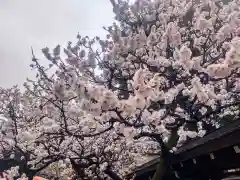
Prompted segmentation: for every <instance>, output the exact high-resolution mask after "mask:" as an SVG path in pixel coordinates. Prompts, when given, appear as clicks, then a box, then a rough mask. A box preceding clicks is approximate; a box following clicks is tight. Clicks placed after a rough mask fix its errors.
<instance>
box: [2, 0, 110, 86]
mask: <svg viewBox="0 0 240 180" xmlns="http://www.w3.org/2000/svg"><path fill="white" fill-rule="evenodd" d="M0 22H1V25H0V62H1V64H0V86H2V87H11V86H12V85H14V84H19V85H21V84H22V83H23V82H24V81H25V79H26V77H33V72H31V71H30V68H29V64H30V63H31V51H30V47H31V46H33V48H34V50H35V51H36V54H37V55H38V57H39V56H40V52H41V48H43V47H46V46H48V47H50V48H51V47H54V46H55V45H57V44H60V45H62V46H65V45H66V42H67V41H69V40H75V37H76V35H77V33H78V32H79V33H80V34H81V35H89V36H94V35H98V36H101V37H103V36H104V34H105V32H104V30H102V27H103V26H107V25H110V24H111V23H112V22H113V13H112V7H111V4H110V1H109V0H0Z"/></svg>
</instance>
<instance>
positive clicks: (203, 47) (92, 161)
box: [1, 0, 240, 180]
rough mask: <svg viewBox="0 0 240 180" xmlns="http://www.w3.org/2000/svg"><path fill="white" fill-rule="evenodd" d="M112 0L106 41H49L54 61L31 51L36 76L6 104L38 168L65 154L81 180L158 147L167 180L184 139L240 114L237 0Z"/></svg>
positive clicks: (111, 171) (114, 175) (46, 51)
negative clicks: (64, 44)
mask: <svg viewBox="0 0 240 180" xmlns="http://www.w3.org/2000/svg"><path fill="white" fill-rule="evenodd" d="M110 1H111V3H112V5H113V11H114V13H115V14H116V22H115V23H114V24H113V25H112V26H110V27H106V28H105V30H106V31H107V33H108V34H107V37H106V39H104V40H102V39H100V38H99V37H95V38H92V39H91V38H89V37H81V36H80V35H78V36H77V43H76V44H73V43H71V42H70V43H69V44H68V46H67V48H66V49H64V53H65V55H61V48H60V46H57V47H56V48H55V49H54V50H53V52H50V50H49V49H48V48H44V49H43V53H44V55H45V57H46V59H47V60H48V62H49V66H47V67H46V66H44V65H43V63H41V61H40V60H38V59H36V58H35V57H34V54H33V63H32V64H31V65H30V66H31V67H32V68H33V69H35V70H36V72H37V75H36V80H34V81H33V80H28V82H27V83H26V84H25V88H26V92H25V94H24V95H23V96H24V98H22V97H21V98H20V99H22V102H21V103H18V107H14V108H12V107H13V105H12V104H10V106H8V107H6V103H4V109H5V110H7V109H8V111H7V112H6V111H5V112H4V114H6V113H8V117H9V118H10V119H11V120H12V121H13V122H16V121H15V120H14V119H15V117H14V116H16V115H17V116H19V120H18V123H17V124H18V125H17V127H19V128H20V129H21V132H25V133H28V134H27V135H26V136H25V135H24V134H21V138H20V144H21V147H20V148H21V149H24V150H25V151H26V150H27V152H28V154H29V153H30V154H32V155H31V157H32V158H34V159H35V160H34V161H33V162H32V160H30V162H32V163H33V166H31V168H33V167H34V168H33V169H34V170H36V167H37V168H42V167H45V166H48V165H49V163H50V164H51V163H54V162H58V163H59V162H60V164H65V165H63V166H64V167H70V169H72V170H73V171H74V174H75V176H76V178H79V179H84V178H85V179H94V178H96V179H97V178H98V179H99V178H106V176H105V174H108V175H109V177H111V178H113V179H118V180H119V179H121V176H123V175H124V174H125V173H126V171H125V168H126V167H130V170H131V169H134V167H135V166H136V165H137V164H136V162H135V161H134V159H133V158H132V157H133V154H135V155H136V156H137V157H141V155H143V154H153V153H154V154H156V153H157V154H159V155H161V160H160V162H159V165H158V168H157V171H156V173H155V175H154V177H153V179H161V178H162V177H163V175H164V171H165V169H166V168H167V167H168V160H169V158H170V156H171V152H172V151H174V150H175V149H176V148H177V147H178V146H180V145H182V144H183V143H184V142H186V141H187V140H188V139H192V138H197V137H202V136H204V134H205V133H206V132H207V131H210V130H211V129H213V128H216V127H218V126H220V125H221V124H222V122H224V121H226V120H228V119H231V120H238V119H239V91H240V78H239V77H240V70H239V67H240V54H239V49H240V37H239V36H240V2H239V0H232V1H220V0H210V1H206V0H198V1H197V0H196V1H188V0H152V1H151V0H136V1H135V2H134V3H129V2H126V1H123V0H118V2H116V1H114V0H110ZM64 56H66V57H64ZM10 107H11V108H10ZM9 108H10V109H12V111H13V110H14V112H15V113H14V114H15V115H14V116H12V117H11V116H10V115H13V114H11V113H12V111H11V113H10V114H9ZM16 109H17V110H16ZM23 109H24V110H23ZM19 114H20V115H21V116H20V115H19ZM23 116H24V117H23ZM13 124H14V123H13ZM12 127H15V128H16V125H13V126H12ZM22 130H24V131H22ZM16 132H17V130H16V129H15V130H14V133H16ZM19 136H20V135H17V134H14V136H13V137H14V138H15V140H14V141H13V142H14V143H13V142H12V140H11V141H7V145H8V146H10V147H14V148H15V149H16V148H17V147H18V146H19V144H18V142H19V139H17V138H19ZM25 137H26V138H27V139H24V141H23V142H22V139H23V138H25ZM29 137H31V138H30V139H29ZM1 138H5V139H3V140H4V141H3V142H5V141H6V137H5V135H2V136H1ZM14 138H13V139H14ZM25 142H27V144H24V143H25ZM29 143H32V144H34V145H32V144H31V145H30V144H29ZM13 144H14V146H12V145H13ZM16 145H17V146H16ZM5 146H6V145H4V147H5ZM26 147H27V148H34V149H36V150H37V151H41V152H35V153H32V152H31V151H32V149H27V148H26ZM98 149H100V151H98ZM40 154H41V156H39V155H40ZM53 157H55V158H53ZM26 158H27V157H25V159H26ZM39 158H40V159H39ZM41 158H43V159H44V161H42V160H41ZM36 160H37V161H36ZM38 161H40V164H39V163H38ZM65 161H66V163H65ZM36 163H37V164H36ZM66 169H67V168H66ZM115 172H117V173H115ZM25 173H26V172H25ZM117 174H119V175H117Z"/></svg>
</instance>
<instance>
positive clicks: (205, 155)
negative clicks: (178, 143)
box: [134, 121, 240, 180]
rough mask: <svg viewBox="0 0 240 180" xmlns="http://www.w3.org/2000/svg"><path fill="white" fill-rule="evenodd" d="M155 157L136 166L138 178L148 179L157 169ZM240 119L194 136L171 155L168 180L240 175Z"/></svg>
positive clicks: (198, 179) (205, 178)
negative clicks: (205, 133) (199, 136)
mask: <svg viewBox="0 0 240 180" xmlns="http://www.w3.org/2000/svg"><path fill="white" fill-rule="evenodd" d="M158 161H159V158H156V159H154V160H152V161H150V162H148V163H146V164H144V165H142V166H141V167H138V168H137V169H136V171H135V172H134V173H135V180H140V179H142V180H144V179H149V178H150V177H152V175H153V174H154V172H155V168H156V164H157V163H158ZM238 175H239V176H240V121H234V122H232V123H229V124H228V125H226V126H224V127H221V128H219V129H217V130H214V131H213V132H211V133H209V134H207V135H206V136H205V137H203V138H199V139H197V140H192V141H190V142H189V143H187V144H186V145H184V146H182V147H181V148H179V149H178V150H177V151H176V152H175V153H174V155H173V157H172V158H171V166H170V168H168V171H167V172H166V177H165V179H166V180H169V179H171V180H175V179H176V180H177V179H183V180H188V179H189V180H210V179H211V180H221V179H224V178H227V177H228V178H227V179H229V178H230V177H231V178H232V179H240V177H239V178H238V177H237V176H238Z"/></svg>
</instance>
